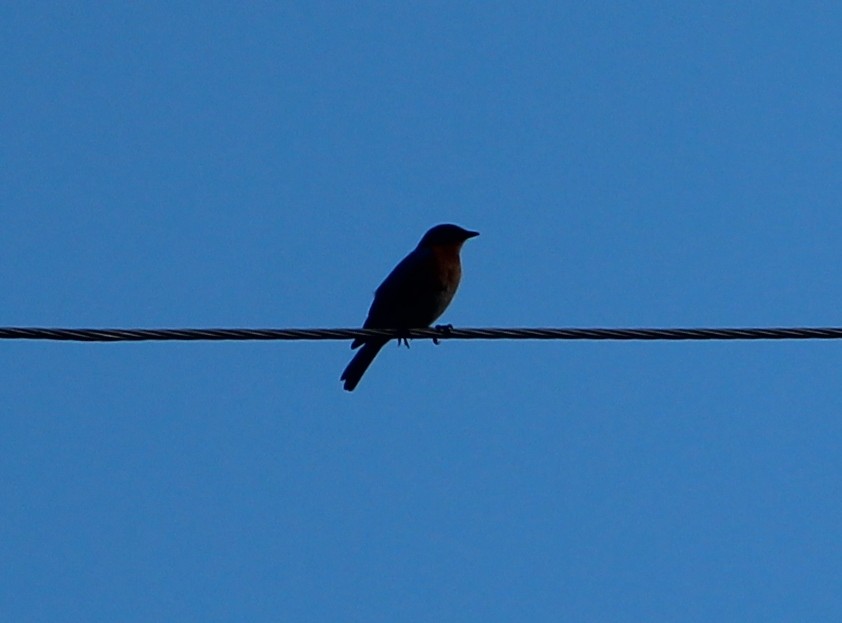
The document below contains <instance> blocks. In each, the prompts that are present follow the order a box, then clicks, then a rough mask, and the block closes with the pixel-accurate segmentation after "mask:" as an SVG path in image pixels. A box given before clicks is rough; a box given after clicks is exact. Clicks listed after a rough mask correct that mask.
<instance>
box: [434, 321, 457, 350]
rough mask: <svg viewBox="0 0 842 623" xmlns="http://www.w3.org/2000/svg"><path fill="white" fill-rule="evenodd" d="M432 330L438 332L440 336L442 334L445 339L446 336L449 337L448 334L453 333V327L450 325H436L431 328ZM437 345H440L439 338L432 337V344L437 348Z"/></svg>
mask: <svg viewBox="0 0 842 623" xmlns="http://www.w3.org/2000/svg"><path fill="white" fill-rule="evenodd" d="M433 328H434V329H435V330H436V331H438V332H439V333H441V334H442V337H447V336H449V335H450V333H451V332H452V331H453V325H452V324H437V325H436V326H435V327H433ZM439 343H440V342H439V338H437V337H434V338H433V344H435V345H436V346H438V345H439Z"/></svg>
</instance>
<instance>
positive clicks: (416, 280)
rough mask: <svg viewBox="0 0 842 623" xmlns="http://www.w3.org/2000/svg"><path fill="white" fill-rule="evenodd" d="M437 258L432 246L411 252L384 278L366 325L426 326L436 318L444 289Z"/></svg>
mask: <svg viewBox="0 0 842 623" xmlns="http://www.w3.org/2000/svg"><path fill="white" fill-rule="evenodd" d="M441 288H442V286H441V284H440V283H439V278H438V271H437V268H436V258H435V256H434V255H433V253H432V252H430V251H429V249H424V248H418V249H415V250H414V251H412V252H411V253H410V254H409V255H407V256H406V257H405V258H404V259H402V260H401V261H400V263H399V264H398V265H397V266H395V268H394V269H393V270H392V272H391V273H389V275H388V276H387V277H386V279H384V280H383V283H381V284H380V287H378V288H377V290H376V292H375V293H374V301H373V302H372V304H371V309H369V312H368V318H367V319H366V321H365V324H364V325H363V326H364V327H366V328H410V327H426V326H428V325H429V324H430V323H432V322H433V321H434V320H435V319H436V314H435V311H436V309H437V298H438V295H439V292H440V291H441Z"/></svg>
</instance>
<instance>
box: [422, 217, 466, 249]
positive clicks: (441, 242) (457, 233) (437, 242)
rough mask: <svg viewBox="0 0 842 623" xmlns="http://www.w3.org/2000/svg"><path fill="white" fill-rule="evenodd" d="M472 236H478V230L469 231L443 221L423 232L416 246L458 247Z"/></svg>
mask: <svg viewBox="0 0 842 623" xmlns="http://www.w3.org/2000/svg"><path fill="white" fill-rule="evenodd" d="M474 236H479V232H478V231H469V230H467V229H463V228H461V227H459V226H458V225H451V224H450V223H445V224H443V225H436V226H435V227H433V228H431V229H430V230H429V231H428V232H427V233H426V234H424V237H423V238H421V242H419V243H418V246H419V247H452V246H455V247H456V248H457V249H458V248H459V247H461V246H462V244H463V243H464V242H465V241H466V240H467V239H468V238H473V237H474Z"/></svg>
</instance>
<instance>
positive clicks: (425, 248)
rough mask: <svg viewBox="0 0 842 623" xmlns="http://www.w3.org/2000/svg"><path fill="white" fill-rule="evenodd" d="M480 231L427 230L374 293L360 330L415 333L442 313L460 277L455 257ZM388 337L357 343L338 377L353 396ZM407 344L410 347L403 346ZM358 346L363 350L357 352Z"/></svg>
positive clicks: (445, 227)
mask: <svg viewBox="0 0 842 623" xmlns="http://www.w3.org/2000/svg"><path fill="white" fill-rule="evenodd" d="M475 236H479V232H476V231H470V230H467V229H463V228H462V227H459V226H458V225H453V224H450V223H444V224H441V225H436V226H435V227H432V228H431V229H429V230H428V231H427V233H425V234H424V236H423V237H422V238H421V241H420V242H419V243H418V246H416V247H415V248H414V249H413V250H412V251H411V252H410V253H409V255H407V256H406V257H405V258H403V259H402V260H401V261H400V262H399V263H398V265H397V266H395V268H394V269H392V272H391V273H389V275H388V276H387V277H386V279H384V280H383V283H381V284H380V286H379V287H378V288H377V290H375V292H374V301H373V302H372V303H371V307H370V309H369V310H368V317H367V318H366V319H365V322H364V323H363V328H364V329H418V328H425V327H429V326H430V325H431V324H433V322H435V321H436V320H437V319H438V318H439V316H441V315H442V314H443V313H444V310H445V309H447V306H448V305H450V302H451V301H452V300H453V296H454V295H455V294H456V288H457V287H459V281H460V279H461V278H462V263H461V261H460V259H459V252H460V251H461V250H462V245H463V244H464V243H465V241H466V240H468V239H470V238H473V237H475ZM389 339H390V338H381V337H376V338H357V339H355V340H354V341H353V342H352V343H351V348H352V349H355V348H359V349H360V350H359V351H358V352H357V354H356V355H354V358H353V359H351V361H350V362H349V363H348V366H347V367H346V368H345V370H344V371H343V372H342V376H341V377H340V380H341V381H344V388H345V389H346V390H347V391H349V392H350V391H354V388H355V387H356V386H357V384H358V383H359V382H360V379H361V378H362V376H363V374H364V373H365V371H366V370H367V369H368V367H369V366H370V365H371V362H372V361H374V358H375V357H376V356H377V353H379V352H380V349H381V348H383V347H384V346H385V345H386V343H387V342H388V341H389ZM407 345H409V344H408V342H407ZM360 347H362V348H360Z"/></svg>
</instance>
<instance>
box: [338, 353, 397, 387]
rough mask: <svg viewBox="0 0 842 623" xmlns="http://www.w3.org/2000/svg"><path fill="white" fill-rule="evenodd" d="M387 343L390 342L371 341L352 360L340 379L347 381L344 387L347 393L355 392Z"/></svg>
mask: <svg viewBox="0 0 842 623" xmlns="http://www.w3.org/2000/svg"><path fill="white" fill-rule="evenodd" d="M386 342H388V340H376V341H374V340H369V341H367V342H365V343H364V344H363V346H362V348H360V351H359V352H358V353H357V354H356V355H354V358H353V359H351V361H350V363H349V364H348V365H347V366H346V368H345V370H344V372H342V376H341V377H339V380H340V381H345V385H344V387H345V389H346V390H347V391H349V392H352V391H354V388H355V387H356V386H357V383H359V382H360V379H361V378H362V377H363V374H365V371H366V370H368V366H370V365H371V362H372V361H374V358H375V357H377V353H379V352H380V349H381V348H383V347H384V346H385V345H386Z"/></svg>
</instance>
